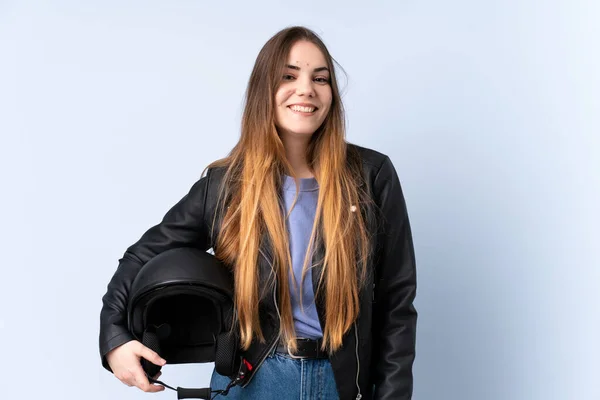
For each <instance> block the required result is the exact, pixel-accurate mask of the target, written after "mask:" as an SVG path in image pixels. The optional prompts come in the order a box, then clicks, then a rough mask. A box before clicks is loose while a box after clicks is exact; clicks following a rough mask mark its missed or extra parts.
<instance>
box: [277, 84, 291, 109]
mask: <svg viewBox="0 0 600 400" xmlns="http://www.w3.org/2000/svg"><path fill="white" fill-rule="evenodd" d="M292 93H293V92H292V91H291V90H290V89H287V88H285V87H280V88H279V89H278V90H277V92H276V93H275V105H277V106H278V107H279V106H282V105H283V103H285V101H286V100H287V99H288V98H289V97H290V96H291V95H292Z"/></svg>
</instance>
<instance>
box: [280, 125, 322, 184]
mask: <svg viewBox="0 0 600 400" xmlns="http://www.w3.org/2000/svg"><path fill="white" fill-rule="evenodd" d="M281 140H282V142H283V145H284V146H285V156H286V158H287V160H288V162H289V163H290V164H291V165H292V169H293V170H294V172H295V173H296V175H297V176H298V178H312V177H314V174H313V172H312V171H311V170H310V168H309V166H308V162H307V159H306V149H307V148H308V142H309V140H310V137H300V136H291V137H290V136H287V135H285V136H284V135H282V137H281Z"/></svg>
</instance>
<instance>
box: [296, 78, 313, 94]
mask: <svg viewBox="0 0 600 400" xmlns="http://www.w3.org/2000/svg"><path fill="white" fill-rule="evenodd" d="M296 94H297V95H299V96H308V97H314V95H315V91H314V88H313V82H312V79H311V78H310V77H306V76H304V77H302V78H299V79H298V80H296Z"/></svg>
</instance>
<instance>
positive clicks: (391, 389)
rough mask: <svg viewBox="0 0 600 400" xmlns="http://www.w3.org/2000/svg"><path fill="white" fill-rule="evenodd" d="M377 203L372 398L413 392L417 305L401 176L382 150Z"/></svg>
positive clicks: (404, 397) (399, 397) (401, 397)
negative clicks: (379, 214)
mask: <svg viewBox="0 0 600 400" xmlns="http://www.w3.org/2000/svg"><path fill="white" fill-rule="evenodd" d="M374 193H375V196H376V201H377V204H378V206H379V208H380V209H381V228H382V229H380V231H379V239H378V241H377V242H378V249H377V261H376V279H377V281H376V285H375V303H374V305H373V307H374V312H373V340H374V343H373V367H374V384H375V388H374V389H375V393H374V399H377V400H391V399H394V400H409V399H411V398H412V391H413V374H412V366H413V362H414V358H415V342H416V325H417V311H416V310H415V307H414V305H413V300H414V299H415V295H416V267H415V254H414V248H413V241H412V234H411V228H410V224H409V219H408V212H407V209H406V203H405V200H404V195H403V193H402V188H401V186H400V181H399V179H398V175H397V173H396V170H395V168H394V166H393V164H392V161H391V160H390V158H389V157H387V156H386V158H385V160H384V161H383V163H382V166H381V168H380V170H379V172H378V173H377V176H376V178H375V183H374Z"/></svg>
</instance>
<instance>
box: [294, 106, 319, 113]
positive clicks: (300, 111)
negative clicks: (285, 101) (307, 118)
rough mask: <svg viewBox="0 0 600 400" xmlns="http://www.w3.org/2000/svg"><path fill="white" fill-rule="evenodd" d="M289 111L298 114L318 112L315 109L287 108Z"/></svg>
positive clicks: (303, 107)
mask: <svg viewBox="0 0 600 400" xmlns="http://www.w3.org/2000/svg"><path fill="white" fill-rule="evenodd" d="M288 108H289V109H290V110H292V111H293V112H295V113H298V114H307V115H310V114H314V112H315V111H317V110H318V108H317V107H305V106H295V105H294V106H288Z"/></svg>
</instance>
